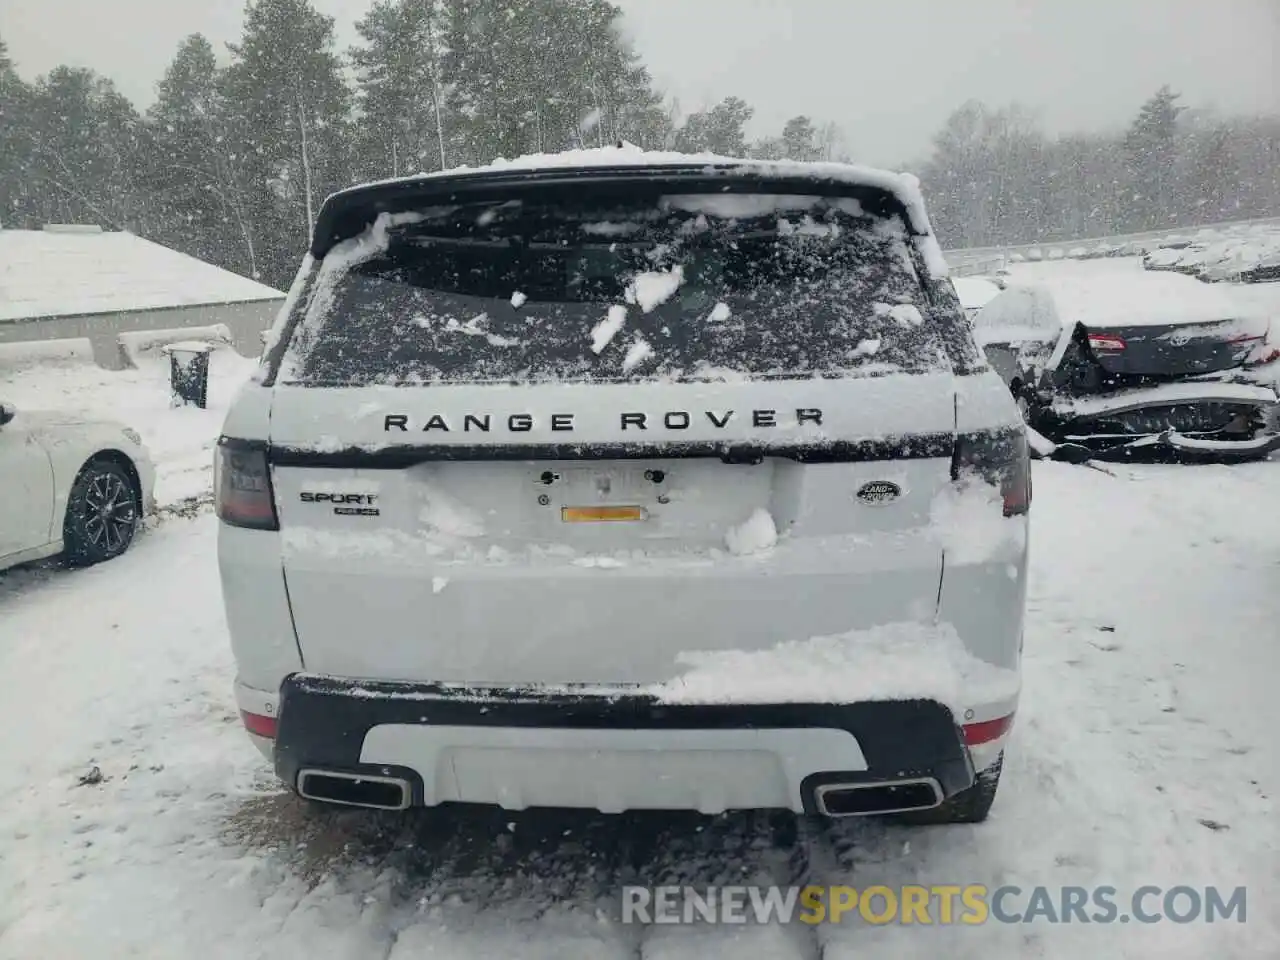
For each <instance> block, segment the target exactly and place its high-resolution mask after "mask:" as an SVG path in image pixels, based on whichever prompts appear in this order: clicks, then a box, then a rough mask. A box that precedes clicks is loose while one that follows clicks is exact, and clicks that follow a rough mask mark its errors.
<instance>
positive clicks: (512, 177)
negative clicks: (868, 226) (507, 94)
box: [311, 163, 927, 260]
mask: <svg viewBox="0 0 1280 960" xmlns="http://www.w3.org/2000/svg"><path fill="white" fill-rule="evenodd" d="M618 183H635V184H637V185H640V184H670V185H671V186H673V187H678V188H679V189H680V190H681V191H682V192H699V191H705V192H708V193H760V192H762V191H767V192H772V193H792V194H805V195H809V196H828V197H849V198H852V199H855V200H857V201H858V202H859V203H860V204H861V206H862V208H863V209H864V210H866V211H867V213H869V214H871V215H872V216H878V217H885V218H889V217H894V216H897V217H900V218H901V219H902V222H903V223H904V224H906V225H907V229H908V230H909V231H911V232H912V233H913V234H914V235H916V236H926V235H927V234H925V233H922V232H919V231H918V230H917V227H916V225H914V224H913V223H912V218H911V216H910V214H909V212H908V210H907V209H906V207H905V206H904V204H903V203H902V201H901V199H899V197H898V196H897V195H896V194H895V193H894V192H893V191H892V190H890V189H888V188H886V187H883V186H879V185H875V184H869V183H858V182H853V181H850V180H849V179H847V178H842V177H839V176H835V175H830V176H824V175H823V174H822V173H821V172H815V173H812V174H809V173H806V174H794V173H790V172H780V173H771V172H769V171H767V170H764V169H761V168H760V167H757V166H753V165H751V164H731V163H724V164H694V163H688V164H669V165H637V164H629V165H620V166H596V167H550V168H543V169H532V170H530V169H514V168H513V169H509V170H508V169H501V168H498V169H487V170H475V171H463V172H460V173H450V174H434V175H428V176H423V177H409V178H405V179H401V180H387V181H383V182H381V183H371V184H367V185H365V186H360V187H352V188H350V189H347V190H343V191H341V192H339V193H335V194H332V195H331V196H329V197H328V198H327V199H326V200H325V202H324V204H323V206H321V208H320V214H319V216H318V217H317V218H316V225H315V231H314V232H313V234H312V239H311V255H312V256H313V257H315V258H316V259H317V260H318V259H321V258H323V257H324V255H325V254H326V253H328V252H329V251H330V250H331V249H333V247H334V246H335V245H336V244H338V243H341V242H342V241H343V240H348V239H350V238H352V237H355V236H358V235H359V234H361V233H362V232H364V231H365V230H366V229H367V228H368V227H370V226H371V225H372V224H373V222H374V221H375V220H376V219H377V218H378V215H379V214H382V213H403V212H406V211H410V210H413V209H415V208H418V207H421V206H423V205H428V204H430V205H438V204H449V203H460V202H465V201H484V200H486V199H501V198H514V197H515V196H518V195H519V194H521V193H523V192H526V191H542V190H546V189H555V188H557V187H573V188H575V189H581V188H583V187H587V186H591V185H611V184H618Z"/></svg>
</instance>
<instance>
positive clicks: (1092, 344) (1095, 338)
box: [1089, 333, 1125, 353]
mask: <svg viewBox="0 0 1280 960" xmlns="http://www.w3.org/2000/svg"><path fill="white" fill-rule="evenodd" d="M1124 347H1125V344H1124V337H1117V336H1116V335H1115V334H1112V333H1091V334H1089V349H1090V350H1092V351H1094V352H1095V353H1119V352H1120V351H1122V350H1123V349H1124Z"/></svg>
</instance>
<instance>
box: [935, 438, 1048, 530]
mask: <svg viewBox="0 0 1280 960" xmlns="http://www.w3.org/2000/svg"><path fill="white" fill-rule="evenodd" d="M974 478H977V479H980V480H982V481H983V482H985V483H989V484H991V485H992V486H995V487H998V488H999V489H1000V498H1001V500H1002V501H1003V502H1004V515H1005V516H1006V517H1016V516H1020V515H1021V514H1024V513H1026V512H1027V511H1028V510H1030V509H1031V454H1030V451H1029V450H1028V447H1027V434H1026V431H1025V430H1021V429H1019V430H1008V431H1001V432H999V433H985V434H980V433H975V434H966V435H962V436H959V437H957V438H956V449H955V455H954V456H953V457H952V459H951V479H952V480H953V481H954V482H956V483H961V484H963V483H966V482H968V481H971V480H973V479H974Z"/></svg>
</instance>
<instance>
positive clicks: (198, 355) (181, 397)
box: [164, 340, 213, 409]
mask: <svg viewBox="0 0 1280 960" xmlns="http://www.w3.org/2000/svg"><path fill="white" fill-rule="evenodd" d="M164 352H165V353H167V354H168V355H169V387H170V388H171V389H172V391H173V405H174V406H175V407H181V406H196V407H200V408H201V409H204V408H205V406H206V405H207V404H208V402H209V354H210V353H212V352H213V346H212V345H211V344H208V343H203V342H198V341H195V340H192V341H189V342H186V343H171V344H169V345H168V346H166V347H165V348H164Z"/></svg>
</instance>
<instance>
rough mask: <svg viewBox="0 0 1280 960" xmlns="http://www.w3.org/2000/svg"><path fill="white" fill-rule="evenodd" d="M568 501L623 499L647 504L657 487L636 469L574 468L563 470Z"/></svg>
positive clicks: (642, 471) (641, 470) (624, 501)
mask: <svg viewBox="0 0 1280 960" xmlns="http://www.w3.org/2000/svg"><path fill="white" fill-rule="evenodd" d="M563 476H564V492H565V494H566V495H567V497H566V499H568V500H569V502H570V503H572V502H573V501H574V500H578V499H579V498H581V499H582V500H588V501H589V500H596V499H601V500H610V499H612V500H615V501H616V500H621V501H623V503H626V502H628V501H631V502H634V501H635V500H641V501H643V500H644V499H645V498H646V497H647V496H650V495H652V494H653V493H654V492H655V490H654V484H653V482H652V481H651V480H649V479H648V478H647V477H646V476H645V471H644V470H643V469H639V468H635V467H617V466H614V467H606V468H603V469H599V468H591V467H587V468H583V467H570V468H569V469H567V470H565V471H563Z"/></svg>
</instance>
